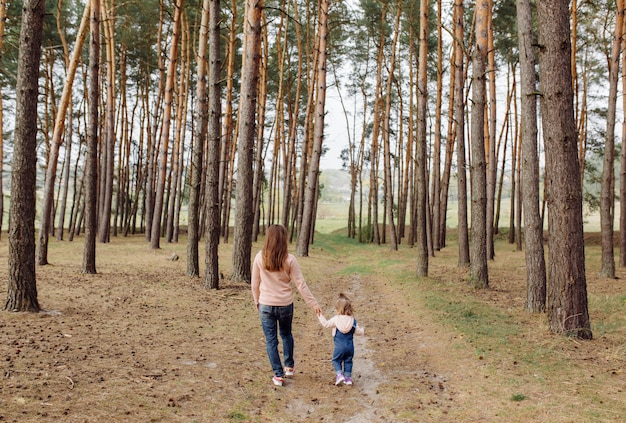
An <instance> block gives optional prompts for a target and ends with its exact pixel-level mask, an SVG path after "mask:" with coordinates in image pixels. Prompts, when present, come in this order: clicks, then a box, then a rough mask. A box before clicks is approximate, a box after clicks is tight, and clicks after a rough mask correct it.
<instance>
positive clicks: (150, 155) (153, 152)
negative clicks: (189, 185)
mask: <svg viewBox="0 0 626 423" xmlns="http://www.w3.org/2000/svg"><path fill="white" fill-rule="evenodd" d="M165 15H166V11H165V4H164V0H160V1H159V26H158V32H157V34H158V35H157V43H156V49H157V51H156V57H157V61H158V68H159V77H158V87H157V98H156V101H154V106H153V107H152V109H151V110H153V113H154V118H153V121H152V122H150V121H149V122H148V128H149V130H148V143H147V148H146V151H147V153H146V155H147V158H146V188H145V191H146V196H145V197H146V198H145V207H144V209H145V221H146V226H145V231H146V241H149V242H150V241H151V239H152V226H153V224H152V220H153V217H155V216H156V218H157V219H160V216H159V215H155V210H154V208H155V202H156V192H155V189H156V188H155V187H156V182H155V179H156V169H155V168H156V162H157V151H158V149H159V144H160V143H159V142H158V139H159V138H158V133H159V128H162V127H163V124H164V122H163V123H161V121H162V120H163V121H164V119H162V118H161V106H162V104H163V101H164V99H165V84H166V81H165V79H166V72H165V57H164V56H165V54H164V53H163V47H162V45H163V42H162V41H163V40H162V38H163V34H164V31H163V25H164V19H165ZM144 80H145V81H146V82H145V101H146V108H147V109H150V107H149V106H150V104H152V99H150V101H149V100H148V96H149V93H150V88H149V87H150V81H151V78H150V77H149V75H145V78H144ZM147 118H148V120H150V118H151V113H148V115H147ZM158 229H159V232H160V224H159V228H158Z"/></svg>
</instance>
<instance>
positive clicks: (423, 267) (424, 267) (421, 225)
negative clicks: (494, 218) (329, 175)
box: [415, 0, 430, 277]
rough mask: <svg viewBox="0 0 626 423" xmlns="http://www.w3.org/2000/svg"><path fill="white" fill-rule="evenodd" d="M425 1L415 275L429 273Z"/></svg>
mask: <svg viewBox="0 0 626 423" xmlns="http://www.w3.org/2000/svg"><path fill="white" fill-rule="evenodd" d="M429 3H430V2H429V1H428V0H422V1H421V2H420V35H419V46H420V47H419V59H418V63H419V65H418V75H417V147H416V153H417V154H416V159H417V163H416V166H415V172H416V173H417V219H416V224H417V277H426V276H428V244H427V238H426V213H427V212H428V207H427V206H426V203H427V197H428V183H427V182H426V172H427V171H428V166H427V163H426V162H427V160H428V158H427V156H426V150H427V148H426V145H427V143H428V141H427V138H426V114H427V113H428V111H427V105H428V73H427V71H428V67H427V64H428V11H429V8H430V4H429Z"/></svg>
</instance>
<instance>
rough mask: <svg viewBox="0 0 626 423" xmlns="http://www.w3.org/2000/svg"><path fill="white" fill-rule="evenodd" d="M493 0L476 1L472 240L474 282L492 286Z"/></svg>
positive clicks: (476, 286)
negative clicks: (488, 147)
mask: <svg viewBox="0 0 626 423" xmlns="http://www.w3.org/2000/svg"><path fill="white" fill-rule="evenodd" d="M488 18H489V1H488V0H478V1H477V2H476V27H475V30H476V45H475V47H474V55H473V56H474V57H473V61H472V74H473V80H472V169H471V171H470V176H471V178H472V183H471V186H472V239H471V254H472V257H471V265H470V281H471V284H472V286H473V287H475V288H487V287H489V275H488V272H487V242H488V240H487V227H486V226H487V174H486V171H487V169H486V163H485V102H486V97H487V96H486V92H485V91H486V70H487V69H486V63H487V48H488V35H487V32H488V27H489V24H488Z"/></svg>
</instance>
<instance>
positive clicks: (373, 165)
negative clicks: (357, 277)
mask: <svg viewBox="0 0 626 423" xmlns="http://www.w3.org/2000/svg"><path fill="white" fill-rule="evenodd" d="M386 17H387V4H386V3H383V6H382V12H381V18H380V22H381V25H380V29H381V30H380V39H379V44H378V59H377V62H376V86H375V88H374V89H375V91H376V94H375V95H374V109H373V111H372V112H373V114H374V122H373V124H372V147H371V149H370V188H369V191H370V192H369V197H370V201H369V206H370V207H371V210H372V220H371V225H372V226H371V227H372V234H371V235H372V241H373V242H374V244H377V245H379V244H380V238H381V236H380V228H379V226H378V137H379V135H380V116H381V111H380V109H381V104H380V103H381V98H382V78H383V76H382V75H383V67H384V63H383V60H384V57H385V31H384V30H383V28H384V22H385V19H386ZM385 231H386V228H384V227H383V234H384V233H385Z"/></svg>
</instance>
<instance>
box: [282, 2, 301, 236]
mask: <svg viewBox="0 0 626 423" xmlns="http://www.w3.org/2000/svg"><path fill="white" fill-rule="evenodd" d="M293 15H294V19H295V20H296V22H297V21H298V1H297V0H294V8H293ZM294 27H295V31H296V42H297V51H298V64H297V76H296V81H295V82H296V94H295V96H294V104H293V108H292V110H291V112H290V113H291V116H290V121H289V140H288V147H287V162H286V163H285V180H284V188H283V213H282V217H281V223H282V224H283V226H284V227H286V228H287V227H289V215H290V212H291V206H292V201H293V198H294V192H293V191H294V190H295V187H296V183H295V180H296V173H297V172H296V138H297V136H298V131H297V128H298V114H299V110H300V96H301V93H302V84H303V82H302V73H303V72H302V70H303V63H302V62H303V60H302V56H303V48H302V37H301V35H300V25H294Z"/></svg>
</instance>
